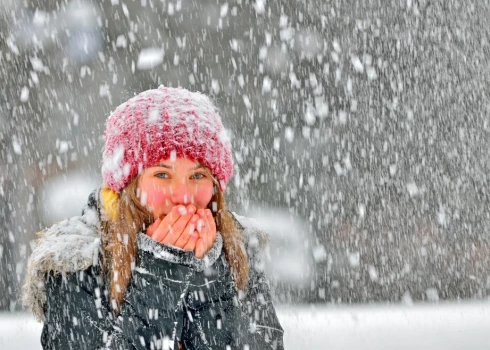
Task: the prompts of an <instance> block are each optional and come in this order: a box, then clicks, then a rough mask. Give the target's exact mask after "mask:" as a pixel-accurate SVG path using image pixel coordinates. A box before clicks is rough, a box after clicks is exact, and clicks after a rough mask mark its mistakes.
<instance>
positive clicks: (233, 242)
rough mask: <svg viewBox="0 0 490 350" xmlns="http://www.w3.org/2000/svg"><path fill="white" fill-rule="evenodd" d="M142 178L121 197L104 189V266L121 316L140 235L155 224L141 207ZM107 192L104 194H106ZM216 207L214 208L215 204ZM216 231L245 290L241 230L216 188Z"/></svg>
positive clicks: (246, 272) (246, 268) (113, 302)
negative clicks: (138, 191)
mask: <svg viewBox="0 0 490 350" xmlns="http://www.w3.org/2000/svg"><path fill="white" fill-rule="evenodd" d="M138 179H139V176H137V177H136V178H134V179H133V180H132V181H131V182H130V183H129V184H128V185H127V186H126V187H125V188H124V189H123V190H122V191H121V193H120V194H119V195H117V194H116V193H115V192H113V191H111V190H110V189H108V188H103V189H102V193H101V198H102V200H103V202H104V203H103V208H102V209H103V213H104V215H103V216H102V247H103V253H102V255H103V256H102V266H103V271H104V276H105V279H106V281H107V282H108V285H109V289H110V291H109V295H110V304H111V306H112V308H113V309H114V311H115V312H116V313H118V312H119V310H120V307H121V305H122V303H123V299H124V296H125V293H126V290H127V287H128V285H129V282H130V280H131V272H132V269H133V268H134V267H135V265H136V263H137V261H136V259H137V256H138V245H137V240H138V233H139V232H142V231H144V230H146V228H147V227H148V226H149V225H151V224H152V223H153V221H154V219H153V215H152V214H151V213H150V212H149V211H148V210H147V209H146V208H145V207H144V206H143V205H142V204H141V202H140V200H139V198H138V194H137V191H136V190H137V184H138ZM104 191H105V192H104ZM213 203H215V204H213ZM209 209H211V211H212V212H213V217H214V219H215V222H216V229H217V231H219V232H220V233H221V236H222V238H223V249H224V252H225V257H226V260H227V261H228V264H229V265H230V269H231V273H232V276H233V279H234V281H235V284H236V286H237V288H238V289H240V290H245V287H246V285H247V282H248V275H249V264H248V258H247V254H246V252H245V248H244V244H243V243H244V242H243V235H242V230H241V229H240V227H239V226H238V224H237V222H236V220H235V218H234V217H233V216H232V214H231V213H230V212H229V211H228V208H227V205H226V201H225V198H224V196H223V193H222V192H221V191H220V189H219V187H218V186H215V190H214V194H213V197H212V199H211V202H210V203H209Z"/></svg>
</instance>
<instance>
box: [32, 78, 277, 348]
mask: <svg viewBox="0 0 490 350" xmlns="http://www.w3.org/2000/svg"><path fill="white" fill-rule="evenodd" d="M232 171H233V163H232V157H231V147H230V141H229V138H228V136H227V134H226V132H225V130H224V128H223V125H222V123H221V119H220V117H219V114H218V111H217V109H216V107H215V106H214V105H213V104H212V102H211V101H210V100H209V99H208V98H207V97H206V96H204V95H202V94H200V93H194V92H189V91H187V90H185V89H180V88H179V89H173V88H165V87H159V88H158V89H154V90H148V91H145V92H143V93H141V94H139V95H137V96H135V97H133V98H131V99H130V100H128V101H127V102H125V103H123V104H122V105H120V106H119V107H118V108H117V109H116V110H115V111H114V112H113V113H112V114H111V116H110V117H109V119H108V120H107V123H106V131H105V150H104V153H103V161H102V176H103V180H104V185H103V186H102V187H101V188H100V189H98V190H96V191H94V193H92V195H91V196H90V197H89V201H88V204H87V205H86V207H85V209H84V211H83V213H82V216H80V217H74V218H71V219H69V220H65V221H62V222H60V223H58V224H55V225H54V226H52V227H51V228H49V229H46V230H44V231H43V232H41V237H40V239H39V240H38V243H37V246H36V248H35V249H34V251H33V253H32V256H31V257H30V259H29V265H28V272H27V276H26V283H25V286H24V302H25V304H26V306H27V307H29V308H30V309H31V310H32V311H33V313H34V314H35V315H36V316H37V318H38V319H39V320H42V321H44V328H43V332H42V336H41V342H42V345H43V348H44V349H282V348H283V343H282V337H283V331H282V328H281V326H280V324H279V322H278V319H277V317H276V313H275V310H274V306H273V305H272V302H271V296H270V293H269V287H268V282H267V280H266V278H265V277H264V274H263V272H262V271H261V269H260V266H261V265H260V263H259V262H258V261H257V260H258V252H259V249H260V247H261V246H262V245H263V243H264V241H265V240H264V237H263V235H261V234H260V233H259V232H258V231H256V230H254V229H253V228H250V227H249V228H247V227H246V226H247V225H245V219H244V218H240V217H238V216H236V215H234V214H232V213H230V212H229V211H228V210H227V208H226V203H225V200H224V197H223V191H224V189H225V187H226V184H227V182H228V180H229V179H230V177H231V175H232Z"/></svg>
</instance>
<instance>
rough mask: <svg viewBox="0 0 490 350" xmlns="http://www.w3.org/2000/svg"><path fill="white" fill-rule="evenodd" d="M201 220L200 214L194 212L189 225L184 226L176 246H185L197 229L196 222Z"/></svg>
mask: <svg viewBox="0 0 490 350" xmlns="http://www.w3.org/2000/svg"><path fill="white" fill-rule="evenodd" d="M198 220H199V216H197V215H196V214H194V215H193V216H192V217H191V219H190V220H189V222H188V223H187V226H186V227H185V228H184V231H183V232H182V234H181V235H180V237H179V238H178V239H177V241H176V242H175V244H174V245H175V246H176V247H178V248H182V249H183V248H184V247H185V245H186V244H187V242H188V241H189V238H190V237H191V235H192V234H193V233H194V231H196V223H197V221H198Z"/></svg>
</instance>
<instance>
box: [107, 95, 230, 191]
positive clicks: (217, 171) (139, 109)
mask: <svg viewBox="0 0 490 350" xmlns="http://www.w3.org/2000/svg"><path fill="white" fill-rule="evenodd" d="M104 140H105V148H104V153H103V156H102V177H103V179H104V183H105V184H106V185H107V186H108V187H109V188H110V189H112V190H114V191H116V192H121V190H122V189H123V188H124V187H125V186H126V185H127V184H128V183H129V182H131V180H132V179H134V177H135V176H136V175H138V174H139V173H141V172H142V171H143V169H144V168H146V167H148V166H152V165H155V164H157V163H159V162H160V161H162V160H164V159H169V158H173V157H186V158H189V159H192V160H193V161H196V162H199V163H201V164H203V165H205V166H207V167H208V168H209V169H210V170H211V173H212V174H213V176H215V177H216V179H217V180H218V181H219V184H220V188H221V190H223V191H224V189H225V188H226V184H227V183H228V180H229V179H230V177H231V175H232V174H233V160H232V156H231V145H230V139H229V136H228V134H227V133H226V130H225V128H224V127H223V124H222V122H221V118H220V116H219V113H218V110H217V108H216V107H215V105H214V104H213V103H212V102H211V100H210V99H209V98H208V97H207V96H205V95H203V94H201V93H199V92H191V91H188V90H186V89H183V88H169V87H164V86H160V87H159V88H158V89H152V90H147V91H144V92H142V93H140V94H138V95H136V96H134V97H133V98H131V99H129V100H128V101H126V102H124V103H123V104H121V105H120V106H118V107H117V108H116V109H115V110H114V111H113V112H112V113H111V115H110V116H109V118H108V119H107V122H106V130H105V135H104Z"/></svg>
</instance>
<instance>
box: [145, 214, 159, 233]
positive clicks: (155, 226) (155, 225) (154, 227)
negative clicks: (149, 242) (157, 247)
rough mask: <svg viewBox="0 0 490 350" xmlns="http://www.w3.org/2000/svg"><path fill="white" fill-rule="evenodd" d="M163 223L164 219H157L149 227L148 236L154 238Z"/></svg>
mask: <svg viewBox="0 0 490 350" xmlns="http://www.w3.org/2000/svg"><path fill="white" fill-rule="evenodd" d="M161 222H162V219H160V218H157V219H156V220H155V221H154V222H153V223H152V224H151V225H150V226H148V228H147V229H146V234H147V235H148V236H150V237H152V236H153V234H154V233H155V231H156V230H157V229H158V226H159V225H160V223H161Z"/></svg>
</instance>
